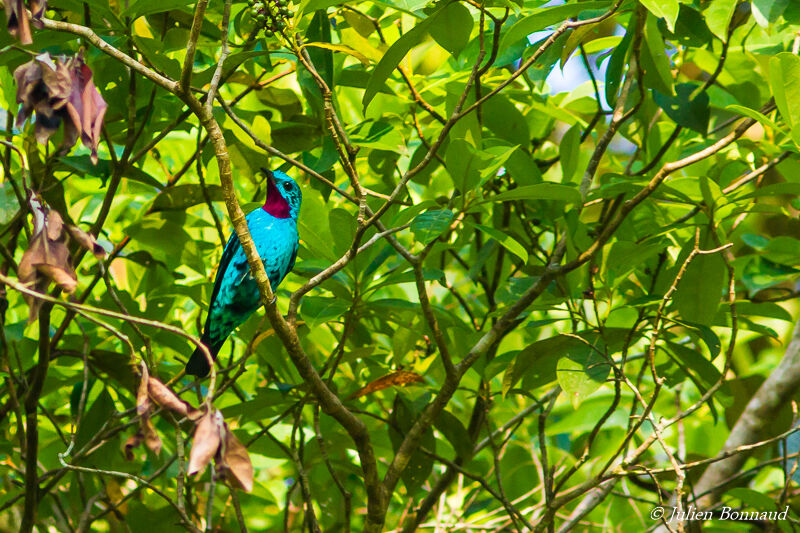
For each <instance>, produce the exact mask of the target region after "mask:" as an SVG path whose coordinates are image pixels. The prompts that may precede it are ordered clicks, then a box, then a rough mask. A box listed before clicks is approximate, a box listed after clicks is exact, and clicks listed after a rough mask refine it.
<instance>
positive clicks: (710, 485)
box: [694, 321, 800, 509]
mask: <svg viewBox="0 0 800 533" xmlns="http://www.w3.org/2000/svg"><path fill="white" fill-rule="evenodd" d="M798 388H800V321H798V322H797V324H796V325H795V328H794V331H793V332H792V337H791V340H790V342H789V346H787V347H786V352H785V353H784V354H783V358H782V359H781V362H780V363H779V364H778V367H777V368H776V369H775V370H773V371H772V373H771V374H770V375H769V377H768V378H767V379H766V380H765V381H764V383H762V384H761V387H759V388H758V390H757V391H756V393H755V394H754V395H753V397H752V398H750V401H749V402H747V406H746V407H745V409H744V411H743V412H742V414H741V415H740V416H739V420H737V421H736V425H735V426H733V429H731V432H730V434H729V435H728V439H727V440H726V441H725V445H724V446H723V447H722V450H721V451H720V453H719V455H720V456H723V455H724V454H726V453H728V452H730V451H732V450H736V449H739V448H741V447H742V446H747V445H750V444H754V443H756V442H758V440H759V439H760V438H761V436H762V435H763V434H764V432H765V431H766V429H767V427H768V426H769V424H771V423H772V422H773V421H774V420H775V417H776V416H777V413H778V411H779V410H780V409H781V408H782V407H783V406H784V405H785V404H786V402H788V401H789V399H790V398H791V397H792V396H793V395H794V393H795V392H796V391H797V390H798ZM747 457H748V454H747V453H737V454H736V455H734V456H732V457H730V458H728V459H725V460H724V461H719V462H715V463H713V464H712V465H711V466H709V467H708V469H707V470H706V471H705V472H704V473H703V475H702V476H701V478H700V480H699V481H698V482H697V484H695V487H694V490H695V492H698V493H703V492H706V491H709V494H708V495H707V496H704V497H703V498H701V499H700V500H699V501H698V502H697V506H698V508H700V509H705V508H707V507H709V506H711V505H712V504H713V503H715V502H716V501H718V500H719V497H720V495H721V494H722V492H724V487H725V483H724V481H725V480H727V479H728V478H730V477H732V476H733V475H734V474H735V473H736V472H737V471H739V469H740V468H741V467H742V465H743V464H744V462H745V461H746V460H747Z"/></svg>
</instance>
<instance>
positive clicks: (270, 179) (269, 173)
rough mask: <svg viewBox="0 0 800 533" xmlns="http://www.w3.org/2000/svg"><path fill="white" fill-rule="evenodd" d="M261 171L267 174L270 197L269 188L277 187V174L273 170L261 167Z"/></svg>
mask: <svg viewBox="0 0 800 533" xmlns="http://www.w3.org/2000/svg"><path fill="white" fill-rule="evenodd" d="M261 172H263V173H264V174H265V175H266V176H267V198H269V190H270V189H272V188H275V186H276V185H275V175H274V174H273V173H272V171H271V170H269V169H267V168H264V167H261Z"/></svg>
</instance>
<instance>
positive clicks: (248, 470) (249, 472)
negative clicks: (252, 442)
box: [222, 427, 253, 492]
mask: <svg viewBox="0 0 800 533" xmlns="http://www.w3.org/2000/svg"><path fill="white" fill-rule="evenodd" d="M222 465H223V466H224V467H225V469H226V474H227V476H228V480H229V481H230V482H231V485H233V486H234V487H238V488H240V489H243V490H245V491H247V492H250V491H252V490H253V463H251V462H250V455H249V454H248V453H247V448H245V447H244V444H242V443H241V442H239V439H237V438H236V436H235V435H234V434H233V432H232V431H231V430H229V429H228V428H227V427H226V428H225V455H223V457H222Z"/></svg>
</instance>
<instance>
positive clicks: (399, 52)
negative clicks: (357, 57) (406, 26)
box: [361, 4, 446, 109]
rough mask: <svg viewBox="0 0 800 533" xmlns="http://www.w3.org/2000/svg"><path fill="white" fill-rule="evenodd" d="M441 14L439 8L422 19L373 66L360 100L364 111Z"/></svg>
mask: <svg viewBox="0 0 800 533" xmlns="http://www.w3.org/2000/svg"><path fill="white" fill-rule="evenodd" d="M443 5H446V4H443ZM441 12H442V11H441V7H440V8H439V9H438V10H437V11H435V12H434V13H432V14H431V15H430V16H428V18H426V19H423V20H422V21H421V22H419V23H418V24H417V25H416V26H414V27H413V28H412V29H411V30H409V31H408V32H406V33H404V34H403V35H402V36H401V37H400V38H399V39H398V40H396V41H395V42H394V43H393V44H392V46H390V47H389V49H388V50H387V51H386V53H385V54H384V55H383V57H382V58H381V60H380V62H379V63H378V64H377V65H376V66H375V69H374V70H373V71H372V74H371V75H370V78H369V82H367V87H366V89H365V90H364V97H363V98H362V99H361V104H362V105H363V106H364V109H366V108H367V107H368V106H369V103H370V102H371V101H372V99H373V98H375V95H376V94H377V93H378V90H379V88H380V87H381V86H382V85H383V84H384V82H385V81H386V80H387V79H388V78H389V76H390V75H391V74H392V71H394V69H395V68H397V65H399V64H400V61H402V60H403V58H404V57H405V56H406V54H407V53H408V52H409V51H410V50H411V49H412V48H414V47H415V46H417V45H418V44H419V43H421V42H422V40H423V39H424V38H425V35H426V34H427V33H428V30H429V28H430V26H431V24H433V22H434V21H435V20H436V18H437V17H438V16H439V15H440V14H441Z"/></svg>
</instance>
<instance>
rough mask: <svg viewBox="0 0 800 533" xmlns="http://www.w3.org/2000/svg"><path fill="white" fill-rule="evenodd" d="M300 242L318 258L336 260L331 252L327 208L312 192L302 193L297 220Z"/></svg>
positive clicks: (331, 238) (331, 243)
mask: <svg viewBox="0 0 800 533" xmlns="http://www.w3.org/2000/svg"><path fill="white" fill-rule="evenodd" d="M297 229H298V231H299V232H300V242H301V243H302V244H303V245H304V246H305V247H306V248H308V250H309V251H311V253H312V254H313V255H314V256H315V257H318V258H325V259H328V260H330V261H335V260H336V259H338V258H337V257H336V253H335V252H334V250H333V237H332V236H331V232H330V225H329V223H328V207H327V206H326V205H325V203H324V202H323V200H322V197H321V195H320V194H319V193H318V192H317V191H314V190H311V191H303V203H302V204H301V205H300V216H299V217H298V219H297Z"/></svg>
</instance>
